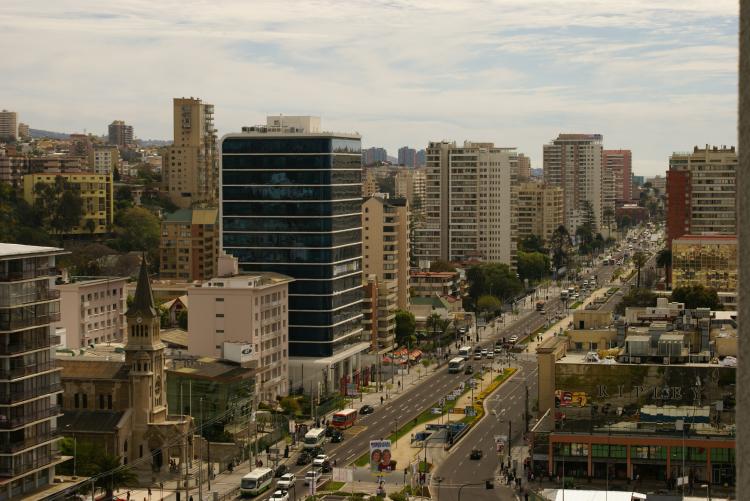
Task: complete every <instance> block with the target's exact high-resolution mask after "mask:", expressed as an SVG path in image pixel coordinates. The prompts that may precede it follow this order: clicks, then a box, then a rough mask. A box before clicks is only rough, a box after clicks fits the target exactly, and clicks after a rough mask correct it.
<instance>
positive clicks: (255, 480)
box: [240, 468, 273, 496]
mask: <svg viewBox="0 0 750 501" xmlns="http://www.w3.org/2000/svg"><path fill="white" fill-rule="evenodd" d="M271 482H273V470H272V469H271V468H255V469H254V470H253V471H251V472H250V473H248V474H247V475H245V476H244V477H242V480H241V481H240V494H242V495H243V496H257V495H258V494H260V493H261V492H263V491H265V490H266V489H268V488H269V487H271Z"/></svg>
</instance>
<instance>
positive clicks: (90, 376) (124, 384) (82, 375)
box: [58, 258, 193, 472]
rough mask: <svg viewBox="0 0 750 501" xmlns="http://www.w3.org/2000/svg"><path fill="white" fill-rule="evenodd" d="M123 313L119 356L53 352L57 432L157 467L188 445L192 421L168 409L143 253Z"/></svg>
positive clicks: (145, 467) (137, 464) (138, 465)
mask: <svg viewBox="0 0 750 501" xmlns="http://www.w3.org/2000/svg"><path fill="white" fill-rule="evenodd" d="M126 318H127V326H128V329H127V333H128V336H127V343H126V344H125V350H124V351H125V353H124V361H123V360H122V355H116V356H115V357H107V358H117V360H112V359H106V358H105V359H100V358H97V359H92V358H91V357H70V358H59V359H58V366H60V367H62V384H63V390H64V392H63V393H62V394H58V399H59V401H58V404H59V405H60V406H61V408H62V412H63V417H62V418H60V422H59V428H60V430H61V433H62V435H63V436H67V437H75V439H76V440H77V441H87V442H91V443H94V444H97V445H98V446H101V447H102V448H104V450H105V452H107V453H108V454H111V455H114V456H117V457H119V458H120V460H121V462H122V463H123V464H129V465H132V466H133V467H134V468H135V470H136V471H152V472H158V471H160V470H161V469H162V467H163V466H164V465H165V464H168V463H169V459H170V458H176V459H178V460H179V459H181V458H184V453H185V451H189V450H190V449H191V444H192V439H191V436H190V435H191V430H192V428H193V421H192V418H191V417H190V416H182V415H169V414H168V412H167V395H166V380H165V369H166V360H165V354H164V349H165V345H164V344H163V343H162V341H161V338H160V332H159V312H158V310H157V309H156V306H155V305H154V298H153V293H152V291H151V282H150V281H149V277H148V266H147V263H146V260H145V258H144V259H143V262H142V263H141V268H140V272H139V275H138V283H137V286H136V291H135V296H134V299H133V302H132V304H131V305H130V306H129V307H128V311H127V313H126Z"/></svg>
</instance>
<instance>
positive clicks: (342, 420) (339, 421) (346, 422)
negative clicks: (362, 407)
mask: <svg viewBox="0 0 750 501" xmlns="http://www.w3.org/2000/svg"><path fill="white" fill-rule="evenodd" d="M356 420H357V410H356V409H344V410H343V411H338V412H337V413H335V414H334V415H333V419H331V424H332V425H333V426H335V427H336V428H340V429H342V430H343V429H345V428H349V427H350V426H354V422H355V421H356Z"/></svg>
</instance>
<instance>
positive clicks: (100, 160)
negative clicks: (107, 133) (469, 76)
mask: <svg viewBox="0 0 750 501" xmlns="http://www.w3.org/2000/svg"><path fill="white" fill-rule="evenodd" d="M119 164H120V152H119V150H118V149H117V147H116V146H111V145H101V146H99V145H97V146H94V147H93V148H92V149H91V150H90V153H89V168H90V169H91V171H92V172H94V173H96V174H105V175H109V174H114V172H115V169H116V168H117V166H118V165H119Z"/></svg>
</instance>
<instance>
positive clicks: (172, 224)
mask: <svg viewBox="0 0 750 501" xmlns="http://www.w3.org/2000/svg"><path fill="white" fill-rule="evenodd" d="M159 254H160V256H161V259H160V260H159V276H160V277H161V278H165V279H172V280H184V281H188V282H190V281H193V280H208V279H210V278H213V277H215V276H216V263H217V259H218V256H219V210H218V209H180V210H178V211H177V212H175V213H173V214H168V215H167V216H166V217H165V218H164V219H163V220H162V222H161V239H160V241H159Z"/></svg>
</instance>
